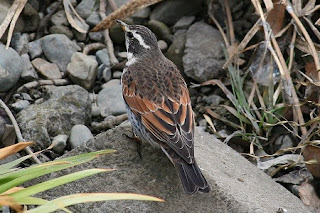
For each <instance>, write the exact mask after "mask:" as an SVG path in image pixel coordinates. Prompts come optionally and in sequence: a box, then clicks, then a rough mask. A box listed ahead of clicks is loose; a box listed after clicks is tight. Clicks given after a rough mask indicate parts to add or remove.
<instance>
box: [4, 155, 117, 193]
mask: <svg viewBox="0 0 320 213" xmlns="http://www.w3.org/2000/svg"><path fill="white" fill-rule="evenodd" d="M112 152H115V150H102V151H97V152H91V153H85V154H81V155H77V156H72V157H68V158H64V159H59V160H55V161H52V162H48V163H43V164H39V165H35V166H31V167H28V168H26V169H21V170H18V171H15V172H11V173H8V174H3V175H0V194H1V193H3V192H5V191H7V190H8V189H10V188H12V187H14V186H18V185H21V184H22V183H24V182H26V181H28V180H32V179H34V178H37V177H40V176H42V175H46V174H49V173H52V172H55V171H60V170H63V169H66V168H69V167H73V166H76V165H79V164H81V163H85V162H88V161H91V160H93V159H94V158H96V157H99V156H100V155H103V154H108V153H112Z"/></svg>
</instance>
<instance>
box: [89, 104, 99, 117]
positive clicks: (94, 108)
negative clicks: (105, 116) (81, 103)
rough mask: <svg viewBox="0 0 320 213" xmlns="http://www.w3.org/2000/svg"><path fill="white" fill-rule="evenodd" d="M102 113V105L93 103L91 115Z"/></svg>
mask: <svg viewBox="0 0 320 213" xmlns="http://www.w3.org/2000/svg"><path fill="white" fill-rule="evenodd" d="M100 114H101V110H100V107H98V106H97V105H96V104H92V111H91V115H92V116H93V117H98V116H99V115H100Z"/></svg>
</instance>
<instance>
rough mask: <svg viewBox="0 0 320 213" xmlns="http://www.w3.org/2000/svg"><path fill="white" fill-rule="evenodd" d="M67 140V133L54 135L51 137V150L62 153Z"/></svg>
mask: <svg viewBox="0 0 320 213" xmlns="http://www.w3.org/2000/svg"><path fill="white" fill-rule="evenodd" d="M67 140H68V135H64V134H60V135H57V136H55V137H54V138H53V139H52V144H53V147H52V150H53V151H54V152H55V153H58V154H63V152H64V150H65V148H66V146H67Z"/></svg>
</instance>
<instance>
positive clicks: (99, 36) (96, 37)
mask: <svg viewBox="0 0 320 213" xmlns="http://www.w3.org/2000/svg"><path fill="white" fill-rule="evenodd" d="M89 38H90V39H91V40H92V41H102V40H103V38H104V36H103V32H102V31H101V32H89Z"/></svg>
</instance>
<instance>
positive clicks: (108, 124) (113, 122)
mask: <svg viewBox="0 0 320 213" xmlns="http://www.w3.org/2000/svg"><path fill="white" fill-rule="evenodd" d="M127 119H128V115H127V114H122V115H118V116H115V117H114V118H112V119H108V120H106V121H103V122H101V123H97V122H92V124H91V126H92V128H93V129H94V130H101V129H111V128H113V127H115V126H117V125H119V124H121V123H122V122H123V121H125V120H127Z"/></svg>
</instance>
